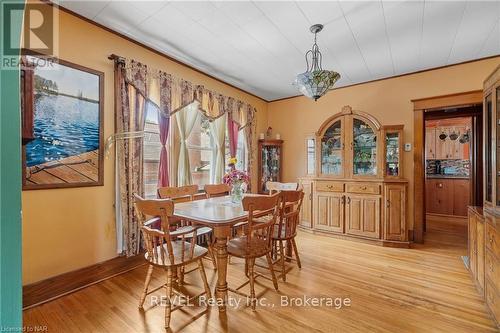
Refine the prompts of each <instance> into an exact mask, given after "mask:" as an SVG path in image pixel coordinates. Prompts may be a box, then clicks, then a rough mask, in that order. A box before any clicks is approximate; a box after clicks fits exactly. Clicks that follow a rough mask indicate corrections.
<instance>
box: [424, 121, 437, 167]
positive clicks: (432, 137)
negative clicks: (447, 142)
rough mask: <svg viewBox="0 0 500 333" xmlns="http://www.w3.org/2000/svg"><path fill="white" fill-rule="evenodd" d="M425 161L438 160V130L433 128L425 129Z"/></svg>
mask: <svg viewBox="0 0 500 333" xmlns="http://www.w3.org/2000/svg"><path fill="white" fill-rule="evenodd" d="M425 159H426V160H434V159H436V129H435V128H433V127H428V128H426V129H425Z"/></svg>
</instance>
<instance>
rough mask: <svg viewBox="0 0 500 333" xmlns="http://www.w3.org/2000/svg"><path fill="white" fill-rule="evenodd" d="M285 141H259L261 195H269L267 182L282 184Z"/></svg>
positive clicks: (259, 184) (259, 183)
mask: <svg viewBox="0 0 500 333" xmlns="http://www.w3.org/2000/svg"><path fill="white" fill-rule="evenodd" d="M282 148H283V140H259V147H258V149H259V150H258V151H259V159H258V164H259V165H258V186H259V189H258V191H259V193H267V189H266V183H267V182H269V181H270V182H281V171H282V165H283V152H282Z"/></svg>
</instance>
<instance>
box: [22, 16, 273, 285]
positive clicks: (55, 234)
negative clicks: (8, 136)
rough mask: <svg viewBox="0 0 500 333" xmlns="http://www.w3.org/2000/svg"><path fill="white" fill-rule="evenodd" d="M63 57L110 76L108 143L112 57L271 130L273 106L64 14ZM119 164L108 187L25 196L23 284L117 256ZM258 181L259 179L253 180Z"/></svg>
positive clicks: (108, 120) (109, 162)
mask: <svg viewBox="0 0 500 333" xmlns="http://www.w3.org/2000/svg"><path fill="white" fill-rule="evenodd" d="M59 24H60V29H59V30H60V32H59V34H60V36H59V37H60V40H59V43H60V44H59V49H60V58H61V59H64V60H67V61H70V62H73V63H76V64H79V65H83V66H86V67H90V68H93V69H96V70H99V71H102V72H104V75H105V77H104V78H105V82H104V85H105V89H104V138H107V137H108V136H110V135H111V134H112V133H113V132H114V125H113V124H114V100H113V99H114V89H113V63H112V61H110V60H108V56H109V55H110V54H112V53H115V54H118V55H122V56H125V57H130V58H134V59H137V60H139V61H141V62H144V63H146V64H148V65H149V66H151V67H155V68H161V69H163V70H165V71H167V72H170V73H172V74H174V75H176V76H178V77H183V78H185V79H187V80H191V81H192V82H195V83H200V84H203V85H205V86H206V87H207V88H209V89H213V90H216V91H219V92H221V93H223V94H226V95H230V96H233V97H235V98H238V99H240V100H242V101H245V102H248V103H250V104H252V105H253V106H254V107H255V108H256V109H257V133H260V132H264V131H265V129H266V128H267V103H266V102H264V101H263V100H260V99H258V98H255V97H252V96H251V95H248V94H245V93H243V92H241V91H239V90H237V89H234V88H231V87H230V86H228V85H225V84H223V83H220V82H218V81H216V80H213V79H211V78H209V77H208V76H205V75H203V74H200V73H197V72H195V71H193V70H191V69H189V68H187V67H185V66H182V65H180V64H177V63H175V62H173V61H169V60H168V59H166V58H164V57H162V56H159V55H157V54H155V53H153V52H150V51H148V50H146V49H144V48H142V47H140V46H138V45H136V44H134V43H131V42H129V41H127V40H125V39H122V38H120V37H118V36H116V35H114V34H112V33H110V32H107V31H105V30H103V29H101V28H99V27H96V26H94V25H92V24H90V23H87V22H85V21H83V20H80V19H78V18H76V17H74V16H72V15H69V14H67V13H64V12H60V22H59ZM113 171H114V159H113V154H110V156H109V157H108V158H106V159H105V161H104V186H100V187H90V188H74V189H53V190H38V191H24V192H23V196H22V199H23V284H29V283H33V282H36V281H39V280H43V279H46V278H48V277H51V276H54V275H58V274H61V273H65V272H68V271H72V270H75V269H78V268H81V267H85V266H89V265H92V264H95V263H98V262H101V261H105V260H108V259H111V258H113V257H115V256H116V241H115V220H114V207H113V204H114V172H113ZM252 178H253V179H255V178H256V175H254V176H253V177H252Z"/></svg>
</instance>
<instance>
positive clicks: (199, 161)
mask: <svg viewBox="0 0 500 333" xmlns="http://www.w3.org/2000/svg"><path fill="white" fill-rule="evenodd" d="M213 146H214V142H213V139H212V136H211V135H210V127H209V122H208V119H207V118H205V117H204V116H203V115H200V117H198V121H197V123H196V124H195V125H194V127H193V130H192V131H191V134H190V135H189V138H188V140H187V147H188V154H189V164H190V166H191V175H192V178H193V184H196V185H198V187H199V188H200V189H202V188H203V186H204V185H205V184H209V183H210V169H211V165H212V159H213V156H212V151H213V149H212V147H213Z"/></svg>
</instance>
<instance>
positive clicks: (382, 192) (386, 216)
mask: <svg viewBox="0 0 500 333" xmlns="http://www.w3.org/2000/svg"><path fill="white" fill-rule="evenodd" d="M315 139H316V140H315V143H316V145H315V148H316V151H311V142H312V141H311V140H312V139H311V137H308V138H306V142H308V143H307V144H306V147H307V151H306V154H307V155H306V156H307V164H308V165H310V164H311V158H313V157H314V158H316V168H314V170H315V171H316V172H315V175H312V174H311V172H310V171H309V169H307V170H308V172H307V175H306V177H304V178H301V179H299V182H300V183H301V185H302V187H303V188H304V189H307V191H308V194H310V195H308V196H305V199H304V200H306V201H308V202H307V205H305V206H304V207H308V208H307V209H309V210H310V211H308V212H307V214H302V217H301V223H300V225H301V227H302V228H304V229H308V230H312V231H313V232H319V233H327V234H331V235H335V236H337V237H342V238H350V239H358V240H359V239H362V240H364V241H372V242H373V243H377V244H380V245H387V246H400V247H408V244H409V242H408V228H407V225H406V224H407V221H406V197H407V195H406V191H407V181H406V180H405V179H403V175H402V170H403V165H402V163H403V158H402V157H403V156H402V152H403V146H402V144H403V125H390V126H382V125H381V124H380V123H379V122H378V121H377V119H375V117H373V116H372V115H370V114H368V113H365V112H362V111H355V110H352V109H351V107H349V106H346V107H344V108H343V109H342V112H340V113H338V114H336V115H334V116H332V117H330V118H329V119H327V120H326V121H325V122H324V123H323V124H322V125H321V127H320V128H319V130H318V132H316V136H315ZM308 140H309V141H308Z"/></svg>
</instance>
